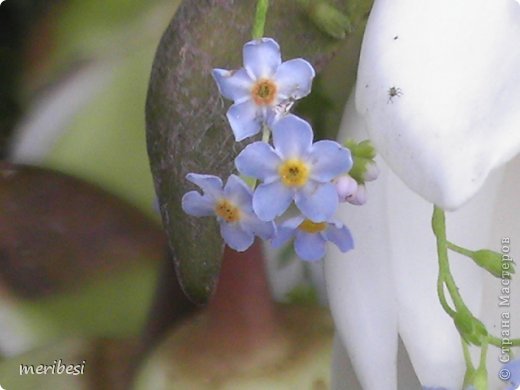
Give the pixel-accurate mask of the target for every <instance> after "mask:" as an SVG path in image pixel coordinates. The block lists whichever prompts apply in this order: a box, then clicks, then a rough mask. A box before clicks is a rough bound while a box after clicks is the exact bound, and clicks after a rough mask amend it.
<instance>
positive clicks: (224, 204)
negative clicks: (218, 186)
mask: <svg viewBox="0 0 520 390" xmlns="http://www.w3.org/2000/svg"><path fill="white" fill-rule="evenodd" d="M215 214H217V215H218V216H219V217H220V218H222V219H223V220H224V221H226V222H228V223H233V222H238V221H240V218H241V215H240V214H241V213H240V209H239V208H238V207H237V206H235V205H234V204H233V203H231V202H230V201H229V200H227V199H220V200H218V201H217V203H216V204H215Z"/></svg>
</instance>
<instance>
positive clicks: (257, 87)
mask: <svg viewBox="0 0 520 390" xmlns="http://www.w3.org/2000/svg"><path fill="white" fill-rule="evenodd" d="M243 59H244V67H243V68H241V69H238V70H231V71H230V70H224V69H214V70H213V78H214V79H215V81H216V83H217V86H218V88H219V91H220V93H221V94H222V95H223V96H224V97H225V98H228V99H230V100H233V102H234V103H233V105H231V107H230V108H229V110H228V112H227V118H228V120H229V124H230V126H231V130H232V131H233V134H234V136H235V139H236V141H241V140H243V139H245V138H248V137H251V136H253V135H256V134H258V133H259V132H261V131H262V132H263V134H264V137H263V140H262V141H257V142H253V143H251V144H249V145H248V146H247V147H246V148H244V150H242V152H241V153H240V154H239V155H238V156H237V157H236V159H235V166H236V168H237V170H238V172H239V173H240V174H241V175H243V176H245V177H248V178H252V179H256V180H255V184H254V186H253V188H250V187H248V186H247V184H246V183H245V182H244V181H243V180H242V179H241V178H239V177H238V176H235V175H231V176H230V177H229V179H228V181H227V183H226V185H223V183H222V181H221V180H220V178H218V177H216V176H211V175H201V174H195V173H190V174H188V176H187V179H188V180H189V181H191V182H192V183H194V184H196V185H197V186H198V187H200V189H201V190H202V192H203V194H200V193H199V192H197V191H191V192H188V193H187V194H185V195H184V197H183V199H182V207H183V210H184V211H185V212H186V213H188V214H190V215H193V216H197V217H203V216H216V218H217V220H218V222H219V224H220V231H221V234H222V237H223V239H224V241H225V242H226V244H227V245H228V246H230V247H231V248H233V249H235V250H237V251H244V250H246V249H247V248H248V247H249V246H251V245H252V243H253V241H254V237H255V236H259V237H260V238H262V239H265V240H271V243H272V244H273V246H275V247H279V246H281V245H283V244H285V243H286V242H287V241H289V240H290V239H292V238H294V249H295V251H296V254H297V255H298V256H299V257H300V258H301V259H303V260H306V261H314V260H318V259H320V258H322V257H323V256H324V254H325V243H326V242H327V241H330V242H332V243H334V244H336V245H337V246H338V248H339V249H340V250H341V251H343V252H346V251H348V250H350V249H352V248H353V239H352V236H351V234H350V231H349V230H348V229H347V227H345V226H344V225H343V223H341V222H340V221H338V220H336V219H335V218H334V214H335V212H336V210H337V208H338V205H339V202H341V201H350V202H351V203H354V204H356V203H357V204H362V203H364V200H363V199H364V195H360V193H361V191H360V190H359V188H360V187H361V185H362V184H363V183H364V182H363V183H361V184H358V182H357V181H356V180H355V179H353V178H352V177H353V176H352V175H350V176H349V172H350V171H351V169H353V166H354V167H356V164H357V165H359V164H360V163H358V161H361V160H359V159H355V161H354V162H353V159H352V154H351V152H350V150H349V148H347V147H344V146H342V145H340V144H338V143H337V142H334V141H329V140H325V141H318V142H313V138H314V134H313V131H312V128H311V126H310V125H309V124H308V123H307V122H306V121H304V120H303V119H301V118H299V117H297V116H295V115H293V114H291V113H290V108H291V107H292V105H293V103H294V101H295V100H298V99H300V98H302V97H304V96H306V95H308V94H309V93H310V90H311V85H312V80H313V78H314V76H315V72H314V69H313V67H312V65H311V64H310V63H308V62H307V61H305V60H303V59H301V58H297V59H293V60H289V61H286V62H282V60H281V54H280V47H279V46H278V43H276V42H275V41H274V40H273V39H271V38H261V39H257V40H253V41H251V42H248V43H246V44H245V45H244V49H243ZM271 138H272V143H271V142H270V141H271ZM358 148H360V149H361V150H365V151H366V149H367V148H363V147H361V144H359V146H358ZM363 158H364V159H365V160H366V161H365V162H364V163H361V165H362V166H361V168H358V169H357V171H359V172H358V176H359V175H361V176H363V175H365V174H366V172H368V171H369V169H368V168H367V166H369V165H370V164H372V165H373V156H368V155H367V153H365V154H364V155H363ZM372 171H373V169H372ZM370 175H371V177H373V176H374V174H373V172H372V173H371V174H367V175H365V176H370ZM345 178H349V179H350V180H352V181H353V183H352V182H351V183H350V184H349V185H350V186H351V187H352V188H349V189H348V191H346V190H345V189H344V187H345V185H344V181H345V180H348V179H345ZM366 180H369V179H366ZM347 192H348V193H347ZM356 194H357V195H356ZM362 198H363V199H362ZM354 199H357V201H355V200H354ZM293 204H294V205H295V209H296V210H297V212H298V215H297V216H296V217H293V218H287V217H284V214H286V212H287V211H288V210H289V209H290V208H291V205H293Z"/></svg>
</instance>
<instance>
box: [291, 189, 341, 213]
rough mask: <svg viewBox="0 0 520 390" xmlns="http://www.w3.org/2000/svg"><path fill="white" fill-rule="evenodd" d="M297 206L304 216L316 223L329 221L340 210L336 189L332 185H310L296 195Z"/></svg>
mask: <svg viewBox="0 0 520 390" xmlns="http://www.w3.org/2000/svg"><path fill="white" fill-rule="evenodd" d="M294 200H295V202H296V206H298V208H299V209H300V211H301V212H302V214H303V215H305V216H306V217H307V218H309V219H310V220H311V221H314V222H323V221H327V220H329V219H330V218H331V217H332V215H333V214H334V213H335V212H336V209H337V208H338V204H339V200H338V193H337V192H336V187H335V186H334V185H333V184H331V183H323V184H319V183H316V182H310V183H308V184H307V185H306V186H305V187H304V188H302V189H301V190H300V191H298V192H297V193H296V196H295V198H294Z"/></svg>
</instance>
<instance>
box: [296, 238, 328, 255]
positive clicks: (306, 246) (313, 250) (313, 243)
mask: <svg viewBox="0 0 520 390" xmlns="http://www.w3.org/2000/svg"><path fill="white" fill-rule="evenodd" d="M294 250H295V252H296V254H297V255H298V257H299V258H301V259H302V260H305V261H316V260H319V259H321V258H322V257H323V256H325V240H324V239H323V237H322V236H321V234H311V233H305V232H302V231H298V232H297V233H296V240H294Z"/></svg>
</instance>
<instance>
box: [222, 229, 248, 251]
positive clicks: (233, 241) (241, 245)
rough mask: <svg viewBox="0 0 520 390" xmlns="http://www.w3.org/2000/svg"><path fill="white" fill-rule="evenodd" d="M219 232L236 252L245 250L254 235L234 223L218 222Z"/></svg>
mask: <svg viewBox="0 0 520 390" xmlns="http://www.w3.org/2000/svg"><path fill="white" fill-rule="evenodd" d="M220 234H221V235H222V238H223V239H224V241H225V242H226V244H227V245H228V246H229V247H230V248H231V249H234V250H236V251H238V252H243V251H245V250H246V249H247V248H249V247H250V246H251V245H252V244H253V242H254V240H255V236H254V235H253V234H252V233H250V232H246V231H244V230H242V229H241V228H240V225H238V224H236V223H226V222H222V223H221V224H220Z"/></svg>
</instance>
